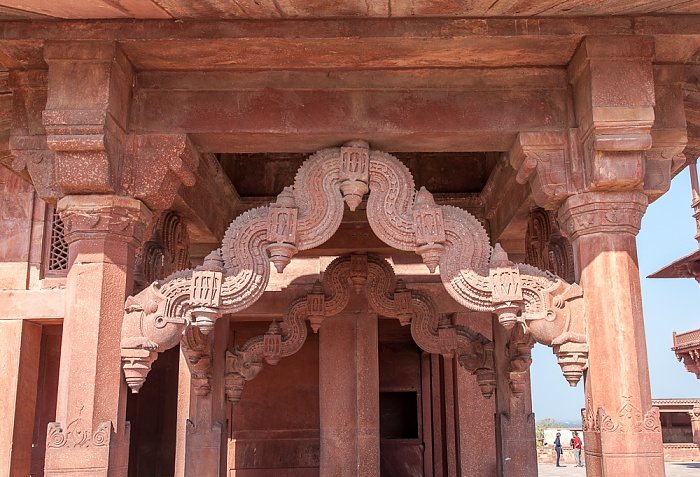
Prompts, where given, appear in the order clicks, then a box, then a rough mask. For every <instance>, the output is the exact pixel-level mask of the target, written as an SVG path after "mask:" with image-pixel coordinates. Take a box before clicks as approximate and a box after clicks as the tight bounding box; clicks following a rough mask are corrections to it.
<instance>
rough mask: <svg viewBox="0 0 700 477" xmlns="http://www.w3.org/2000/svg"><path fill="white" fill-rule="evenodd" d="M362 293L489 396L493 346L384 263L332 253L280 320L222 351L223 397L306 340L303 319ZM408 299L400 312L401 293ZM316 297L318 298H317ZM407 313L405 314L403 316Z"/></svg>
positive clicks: (235, 397)
mask: <svg viewBox="0 0 700 477" xmlns="http://www.w3.org/2000/svg"><path fill="white" fill-rule="evenodd" d="M362 289H364V290H365V291H366V296H367V301H368V303H369V305H370V306H371V307H372V308H373V309H374V311H376V312H377V313H379V314H381V315H382V316H387V317H391V318H398V319H399V320H401V323H402V324H404V325H408V324H409V323H410V326H411V335H412V336H413V339H414V341H415V342H416V344H417V345H418V346H419V347H421V348H422V349H423V350H424V351H426V352H428V353H437V354H442V355H443V356H445V357H446V358H453V357H455V356H457V359H458V361H459V363H460V364H461V365H462V366H464V367H465V368H466V369H468V370H469V371H471V372H472V374H474V375H476V377H477V381H478V382H479V385H480V388H481V390H482V394H483V395H484V396H485V397H487V398H488V397H490V396H491V395H492V394H493V390H494V388H495V373H494V367H493V352H492V350H493V345H492V343H491V342H490V341H489V340H488V339H486V338H485V337H484V336H483V335H481V334H479V333H476V332H474V331H472V330H470V329H468V328H466V327H463V326H455V325H452V324H451V323H450V321H449V320H448V319H446V317H444V316H440V314H439V313H438V307H437V305H436V303H435V301H434V300H433V299H432V298H431V297H430V296H429V295H428V294H426V293H424V292H421V291H418V290H409V289H407V288H406V287H405V285H403V283H402V282H400V281H399V282H398V283H397V280H396V277H395V276H394V271H393V269H392V267H391V265H389V263H388V262H387V261H386V260H384V259H382V258H381V257H379V256H377V255H374V254H372V253H366V254H365V253H353V254H351V255H344V256H341V257H338V258H337V259H335V260H334V261H333V262H331V263H330V264H329V265H328V268H327V269H326V271H325V273H324V275H323V283H322V284H318V283H317V284H316V285H314V287H313V288H312V289H311V290H310V291H309V292H308V293H307V294H306V296H304V297H301V298H298V299H296V300H294V301H293V302H292V303H291V304H290V305H289V306H288V307H287V309H286V311H285V312H284V314H283V317H282V321H281V323H279V324H278V323H277V322H273V323H272V324H271V325H270V328H269V330H268V332H267V333H266V334H265V335H259V336H255V337H253V338H251V339H250V340H248V341H247V342H246V343H245V344H243V345H242V346H235V347H234V348H233V349H231V350H229V351H227V353H226V377H225V383H226V395H227V397H228V399H229V401H230V402H232V403H237V402H239V401H240V399H241V393H242V392H243V388H244V385H245V382H246V381H250V380H251V379H253V378H254V377H255V376H257V375H258V373H259V372H260V371H261V370H262V367H263V360H264V361H267V362H268V364H273V365H274V364H277V363H278V362H279V360H280V358H283V357H287V356H290V355H292V354H294V353H296V352H297V351H298V350H299V349H301V347H302V346H303V344H304V342H305V341H306V336H307V328H306V320H307V319H308V320H310V321H311V322H312V326H314V324H315V325H316V326H315V327H314V331H317V330H318V327H319V326H321V322H322V321H323V320H324V319H328V317H331V316H333V315H336V314H337V313H339V312H341V311H342V310H343V309H344V308H345V306H346V305H347V304H348V302H349V300H350V295H351V293H359V292H360V291H362ZM406 293H408V294H409V296H410V298H409V300H410V306H409V309H408V310H406V304H405V300H404V298H405V294H406ZM319 298H320V300H319ZM407 315H410V316H407Z"/></svg>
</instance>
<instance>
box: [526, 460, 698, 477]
mask: <svg viewBox="0 0 700 477" xmlns="http://www.w3.org/2000/svg"><path fill="white" fill-rule="evenodd" d="M554 476H558V477H585V476H586V469H585V468H581V467H574V466H573V465H566V467H560V468H557V467H555V466H554V464H540V465H539V477H554ZM691 476H694V477H698V476H700V462H688V463H683V462H673V463H667V464H666V477H691Z"/></svg>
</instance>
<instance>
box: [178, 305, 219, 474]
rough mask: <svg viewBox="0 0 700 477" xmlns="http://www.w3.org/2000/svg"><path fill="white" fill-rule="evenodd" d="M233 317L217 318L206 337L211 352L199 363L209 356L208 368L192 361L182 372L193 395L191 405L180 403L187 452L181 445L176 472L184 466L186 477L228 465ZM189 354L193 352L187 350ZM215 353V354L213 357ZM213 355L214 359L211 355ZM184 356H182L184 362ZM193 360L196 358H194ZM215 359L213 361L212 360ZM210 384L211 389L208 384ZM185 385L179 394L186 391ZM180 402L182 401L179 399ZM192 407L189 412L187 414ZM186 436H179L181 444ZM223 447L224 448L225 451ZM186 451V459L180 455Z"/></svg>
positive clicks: (188, 402)
mask: <svg viewBox="0 0 700 477" xmlns="http://www.w3.org/2000/svg"><path fill="white" fill-rule="evenodd" d="M228 333H229V321H228V318H220V319H218V320H217V321H216V325H215V328H214V331H213V332H212V333H209V335H208V336H202V339H208V340H210V342H211V347H210V350H211V355H209V353H208V352H209V350H208V349H203V350H202V351H203V353H202V355H201V357H199V359H198V362H197V365H200V364H201V365H202V367H204V365H205V363H206V361H207V360H208V361H209V362H210V363H211V365H209V366H208V367H205V368H204V369H201V368H200V369H196V368H197V365H194V366H193V365H192V364H190V366H189V369H185V370H184V371H183V373H181V376H182V374H190V376H189V378H188V377H187V376H186V377H184V379H183V380H182V382H181V383H180V386H181V387H182V386H188V388H189V392H190V395H189V397H187V398H186V399H185V400H184V402H183V403H182V404H183V407H184V405H189V406H188V407H189V409H188V410H184V409H182V407H180V406H178V421H179V420H180V419H181V416H182V417H186V420H184V421H185V423H186V424H185V427H186V429H185V436H184V437H185V438H184V452H183V449H181V448H178V450H177V456H178V457H176V472H178V468H179V467H181V468H182V470H183V473H182V474H178V473H176V475H184V476H185V477H219V476H220V475H223V469H225V468H226V453H225V449H226V445H224V441H225V439H226V432H225V429H226V427H225V424H226V407H227V401H226V399H225V394H224V380H223V376H224V373H225V367H226V349H227V347H228ZM184 354H185V356H192V354H191V353H190V352H185V353H184ZM210 356H211V357H210ZM211 358H213V359H211ZM183 361H184V360H181V361H180V362H181V363H182V362H183ZM190 361H193V360H192V359H190ZM212 361H213V363H212ZM186 366H187V365H186ZM209 385H210V391H208V392H207V387H208V386H209ZM186 392H187V391H186V390H184V389H182V390H181V392H180V393H178V394H179V395H182V394H184V393H186ZM178 404H180V403H178ZM187 411H189V416H187ZM181 443H182V440H181V439H179V442H178V444H181ZM222 450H223V451H224V452H222ZM183 454H184V459H181V458H180V457H179V456H181V455H183Z"/></svg>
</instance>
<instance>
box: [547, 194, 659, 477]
mask: <svg viewBox="0 0 700 477" xmlns="http://www.w3.org/2000/svg"><path fill="white" fill-rule="evenodd" d="M646 205H647V198H646V196H644V195H643V194H641V193H639V192H589V193H584V194H579V195H575V196H572V197H570V198H569V199H567V201H566V202H565V203H564V205H563V206H562V208H561V209H560V211H559V216H560V219H561V221H562V223H563V225H564V227H565V229H566V230H567V231H568V232H569V234H570V236H571V238H572V240H573V242H572V245H573V248H574V256H575V264H576V273H577V277H578V278H579V279H580V283H581V286H582V287H583V290H584V300H585V301H584V303H585V314H586V320H587V328H588V344H589V347H590V351H589V357H588V371H587V373H586V376H585V387H586V414H585V419H584V423H583V426H584V432H585V443H586V464H587V466H588V475H589V476H616V477H625V476H630V477H631V476H635V477H643V476H648V477H651V476H654V477H658V476H663V475H664V463H663V447H662V441H661V426H660V421H659V416H658V410H657V409H655V408H652V403H651V388H650V383H649V371H648V362H647V352H646V341H645V338H644V320H643V317H642V299H641V298H642V297H641V288H640V279H639V269H638V265H637V248H636V241H635V235H636V234H637V232H638V231H639V227H640V223H641V218H642V215H643V214H644V211H645V210H646Z"/></svg>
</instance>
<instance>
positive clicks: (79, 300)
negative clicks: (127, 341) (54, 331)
mask: <svg viewBox="0 0 700 477" xmlns="http://www.w3.org/2000/svg"><path fill="white" fill-rule="evenodd" d="M58 210H59V212H60V213H61V216H62V218H63V220H64V222H65V223H66V231H67V233H66V239H67V241H68V244H69V263H70V269H69V272H68V278H67V281H66V295H65V296H66V310H65V319H64V323H63V338H62V348H61V365H60V373H59V384H58V400H57V401H58V402H57V408H56V422H55V423H51V424H49V429H48V442H47V452H46V472H47V474H48V475H66V476H68V475H76V473H78V472H80V473H81V475H91V476H93V475H94V476H108V475H109V476H125V475H126V472H127V463H128V442H129V430H128V427H127V425H126V421H125V413H126V409H125V408H126V383H125V381H124V379H123V378H122V373H121V358H120V352H119V349H120V348H119V344H120V339H121V323H122V319H123V316H124V300H125V298H126V295H127V294H128V293H130V292H131V290H132V289H133V271H134V260H135V252H136V247H137V246H138V245H139V244H140V242H141V240H142V238H143V233H144V230H145V228H146V225H147V223H148V222H149V221H150V219H151V212H150V211H149V210H148V209H147V208H146V207H145V206H144V205H143V204H142V203H141V202H140V201H138V200H135V199H131V198H127V197H118V196H111V195H99V196H67V197H65V198H63V199H61V200H60V201H59V203H58Z"/></svg>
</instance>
